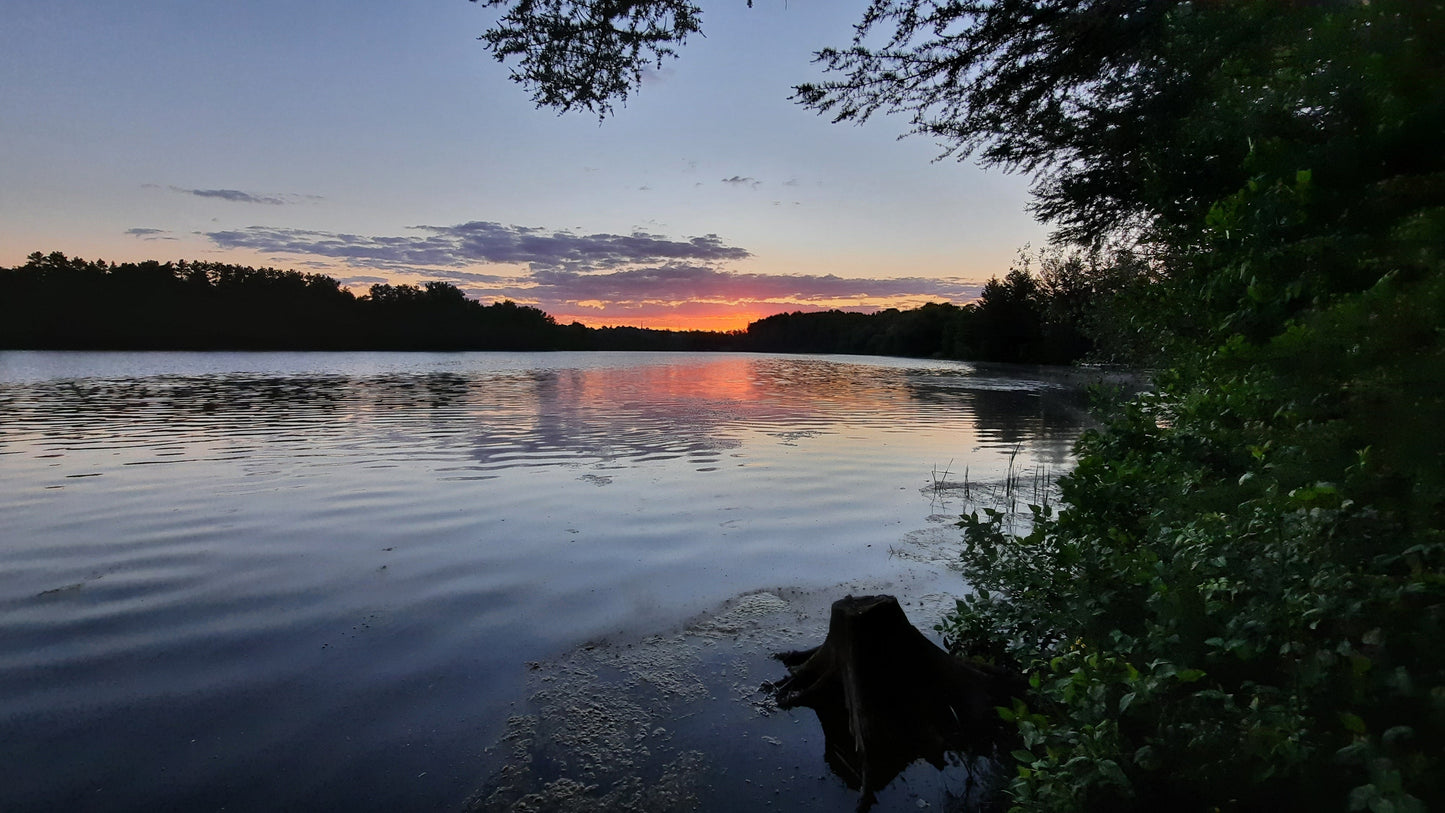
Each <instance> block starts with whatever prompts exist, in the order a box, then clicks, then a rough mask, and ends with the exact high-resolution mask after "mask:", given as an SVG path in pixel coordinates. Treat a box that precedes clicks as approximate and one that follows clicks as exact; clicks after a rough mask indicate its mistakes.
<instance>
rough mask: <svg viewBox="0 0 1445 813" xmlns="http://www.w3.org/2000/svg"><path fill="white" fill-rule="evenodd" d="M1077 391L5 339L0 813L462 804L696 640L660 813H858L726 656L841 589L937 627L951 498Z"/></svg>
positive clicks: (863, 372) (1037, 446)
mask: <svg viewBox="0 0 1445 813" xmlns="http://www.w3.org/2000/svg"><path fill="white" fill-rule="evenodd" d="M1083 403H1084V398H1083V396H1082V394H1081V389H1080V386H1079V384H1078V383H1077V382H1075V381H1073V380H1071V379H1070V378H1069V377H1068V376H1066V375H1062V374H1043V373H1039V372H1036V371H1029V370H1022V369H1014V370H1010V369H1006V368H1000V367H994V368H983V367H977V366H973V365H969V364H964V363H956V362H944V361H920V360H905V359H884V358H872V357H820V356H769V355H751V354H660V353H659V354H649V353H588V354H584V353H550V354H548V353H539V354H525V353H437V354H428V353H415V354H405V353H65V352H3V353H0V415H3V418H0V482H3V493H0V810H5V811H22V810H57V809H65V810H132V809H134V810H142V809H145V810H158V809H175V810H209V809H221V808H223V807H224V808H226V809H228V810H282V809H294V810H299V809H348V810H402V809H405V810H432V809H439V810H447V809H459V808H461V807H462V806H463V805H464V803H465V802H466V800H467V799H468V798H469V797H471V798H472V804H473V805H474V806H475V805H477V804H478V799H479V798H483V799H484V798H485V795H483V796H482V797H475V796H474V794H476V793H477V791H478V790H479V788H482V787H483V786H484V785H485V784H487V783H488V781H489V780H488V777H489V776H491V777H493V780H491V781H492V783H493V784H495V777H496V776H497V775H498V771H499V770H508V769H507V767H506V764H507V762H508V760H509V759H513V757H511V756H509V753H511V751H515V750H516V748H515V747H514V746H515V745H516V743H518V742H519V741H521V740H520V739H519V737H520V735H519V734H518V733H517V730H518V727H519V726H521V727H523V728H525V727H526V725H532V729H527V730H528V731H532V730H533V729H535V728H536V725H535V721H536V720H538V719H542V720H543V721H544V722H545V721H546V719H547V714H548V713H552V714H554V715H555V714H556V713H558V709H575V708H576V705H575V704H573V706H556V705H554V706H550V707H549V706H547V705H546V704H545V702H543V701H545V700H547V699H548V698H549V697H551V698H555V697H557V696H558V695H557V692H556V691H552V694H547V692H545V691H539V688H538V687H539V685H542V686H543V688H549V687H550V688H549V690H552V689H555V687H556V686H558V685H562V683H565V681H561V682H560V683H559V682H558V681H560V680H561V679H560V678H559V675H562V676H565V675H566V674H574V673H578V672H577V669H578V668H579V667H577V663H578V662H577V660H576V659H578V658H593V659H594V660H595V659H596V658H597V657H599V654H598V653H601V652H613V653H621V652H624V651H626V652H632V653H646V652H650V653H652V654H648V655H646V656H645V657H646V658H648V659H651V660H650V661H649V664H650V666H649V668H652V669H654V671H658V670H662V669H663V668H664V667H665V666H666V664H665V663H663V661H664V660H665V656H664V655H660V654H658V653H662V652H671V651H673V650H669V649H666V648H665V647H664V646H663V644H665V643H666V641H668V640H669V639H668V638H667V636H668V635H674V636H681V635H684V634H686V635H694V634H695V633H697V631H698V630H704V631H709V634H708V635H694V637H693V638H687V641H689V642H691V644H688V645H692V646H694V647H695V651H697V652H704V654H703V655H701V656H699V658H700V659H699V660H697V661H696V663H694V664H693V666H692V667H689V668H696V669H699V670H701V671H702V673H705V674H707V675H713V676H719V675H722V674H723V671H719V670H721V669H722V668H723V667H722V666H718V664H721V663H722V661H720V660H718V659H717V658H716V657H714V655H712V654H706V653H708V652H712V651H713V650H709V649H707V648H708V647H723V648H724V649H718V650H716V651H717V652H723V651H728V652H732V653H733V654H732V655H729V656H728V657H729V658H734V661H736V662H737V663H743V662H744V661H745V662H746V664H749V665H748V666H747V667H746V668H747V669H751V670H753V671H752V672H746V673H739V674H743V677H742V678H737V679H735V680H734V683H736V684H738V685H739V686H741V688H736V691H732V692H731V693H729V692H727V691H713V690H709V689H707V688H706V686H705V685H704V684H705V683H706V681H703V682H702V683H700V684H699V685H700V686H703V688H702V689H698V690H697V691H694V692H693V693H692V694H687V693H685V692H683V693H679V692H673V694H671V695H669V697H671V698H672V700H671V701H670V702H671V703H672V706H670V707H669V708H670V711H669V714H670V715H671V716H669V717H667V718H666V719H665V720H663V722H661V723H658V724H657V726H656V728H657V732H663V731H664V729H666V732H665V733H667V736H668V737H669V738H670V740H669V741H670V742H672V743H673V744H674V746H675V748H674V750H675V751H676V753H681V754H686V755H689V756H688V758H689V759H693V758H694V757H693V756H692V755H696V759H697V760H700V761H701V762H699V763H698V764H703V763H706V764H707V765H709V766H710V767H708V768H706V769H703V768H696V767H694V768H693V769H690V770H691V771H692V773H694V774H696V775H697V776H709V777H712V778H711V779H708V780H707V782H706V783H705V784H703V785H699V786H698V787H696V788H694V789H693V796H692V797H690V798H691V801H690V802H688V803H687V804H685V805H683V806H684V807H694V806H701V807H704V808H711V809H727V808H728V807H731V806H736V805H739V804H742V803H743V802H745V801H747V800H748V799H751V798H753V797H749V796H747V793H754V794H771V795H767V796H766V798H767V799H769V800H773V799H777V800H779V804H781V805H782V806H784V807H798V806H799V805H797V804H792V802H795V801H797V799H798V798H800V797H798V794H807V795H808V798H810V799H815V798H822V799H823V800H824V801H822V802H817V803H816V804H820V805H824V806H828V805H833V804H834V802H833V801H830V800H833V799H839V800H845V801H846V799H847V798H848V797H847V793H846V789H843V788H842V787H841V783H839V782H838V781H837V780H831V784H830V778H829V777H827V776H826V775H825V774H826V771H824V770H822V766H821V757H818V756H817V753H818V746H817V741H818V740H819V737H818V736H812V739H811V740H808V737H809V733H810V731H811V729H815V728H816V725H817V723H816V720H815V719H814V720H809V718H807V717H803V716H800V715H793V714H789V713H784V714H772V715H766V714H761V715H760V714H753V713H752V712H751V711H749V710H748V704H749V703H750V702H752V701H751V699H750V698H749V697H748V692H749V691H750V690H749V688H748V685H743V684H745V683H746V682H747V681H750V680H753V678H754V672H755V671H757V670H760V669H761V670H766V669H767V668H768V667H767V666H766V660H765V658H766V654H767V653H766V652H752V649H753V648H755V647H753V646H752V645H751V644H747V642H750V641H756V642H758V643H757V646H763V645H764V644H766V645H773V644H786V643H788V642H793V641H796V642H798V643H799V644H801V645H812V644H816V643H819V642H821V637H822V634H823V632H824V630H825V627H826V604H827V601H829V600H831V599H833V598H839V597H841V596H842V595H843V594H844V593H846V592H854V593H860V594H861V593H867V592H889V593H893V594H894V595H897V596H898V597H899V599H900V601H901V602H902V603H903V604H904V605H905V608H906V609H907V610H908V612H909V615H910V617H911V618H912V620H913V622H914V623H915V624H916V625H918V626H919V627H920V628H925V629H926V628H928V627H930V626H931V625H932V624H933V623H934V622H935V621H936V619H937V617H938V614H939V613H940V612H942V610H943V609H946V607H947V606H948V601H949V597H950V596H953V595H957V594H958V593H961V592H963V591H964V590H966V585H965V584H964V583H963V581H962V579H961V577H960V576H959V575H958V574H957V573H956V572H954V571H953V570H951V569H950V568H949V563H950V562H951V561H952V559H953V558H954V556H955V555H956V548H955V547H953V545H954V544H955V543H956V540H957V538H958V537H957V535H958V533H959V531H958V530H957V529H956V528H954V527H953V526H952V524H951V523H952V522H954V521H955V520H956V519H957V515H958V514H959V513H960V512H961V511H962V510H963V505H961V504H960V494H961V489H960V488H957V487H956V486H958V485H961V483H962V482H963V480H964V479H965V477H967V478H968V480H969V482H970V483H972V484H977V487H976V488H975V489H974V491H973V492H971V493H984V490H985V489H986V488H987V487H988V485H989V484H997V483H998V482H999V481H1001V480H1003V479H1004V478H1005V477H1007V476H1008V474H1009V472H1010V471H1012V472H1014V473H1015V474H1018V473H1026V475H1027V476H1026V477H1025V478H1024V480H1026V481H1031V482H1038V481H1040V480H1046V479H1047V478H1048V477H1051V476H1052V475H1053V473H1055V472H1061V471H1063V470H1065V469H1067V467H1068V466H1069V465H1070V464H1071V458H1070V450H1071V446H1072V443H1073V441H1074V439H1075V438H1076V437H1077V435H1078V433H1079V431H1080V429H1081V426H1082V423H1083V421H1084V417H1083V416H1084V411H1083ZM939 483H942V484H943V485H944V486H954V487H943V488H939V487H937V485H938V484H939ZM1025 496H1027V495H1025ZM749 608H752V609H760V610H762V611H767V612H773V614H774V617H775V619H776V618H777V617H786V618H787V619H789V621H788V623H787V624H776V622H775V628H774V630H773V633H774V634H773V635H772V637H768V636H758V635H752V637H749V636H750V633H749V631H748V628H749V625H750V624H752V622H750V621H748V614H747V611H748V610H749ZM784 609H787V612H785V613H783V615H782V616H779V615H778V612H777V611H780V610H784ZM729 613H731V615H729ZM739 613H741V615H739ZM789 613H791V614H789ZM766 614H767V613H766V612H761V613H758V615H759V616H761V615H766ZM700 619H701V620H700ZM718 619H732V620H731V621H729V622H728V624H731V626H727V625H723V624H722V622H720V621H718ZM740 619H741V620H740ZM759 623H763V622H761V621H760V622H759ZM795 626H796V627H798V628H797V629H793V628H792V627H795ZM689 631H690V632H689ZM676 640H678V641H681V640H683V639H682V638H677V639H676ZM808 641H811V644H808V643H807V642H808ZM647 642H651V643H650V644H648V643H647ZM699 642H702V643H699ZM634 644H635V645H636V647H635V648H634ZM648 646H651V649H648ZM599 647H600V649H599ZM609 647H610V648H611V649H609ZM674 649H675V648H674ZM743 650H746V651H745V652H744V651H743ZM734 656H736V657H734ZM607 657H613V656H612V655H609V656H607ZM666 657H670V656H666ZM739 658H740V659H742V660H737V659H739ZM758 659H761V660H758ZM734 661H729V663H733V662H734ZM620 663H621V661H617V660H616V658H615V657H613V660H611V661H607V662H606V663H602V664H600V665H599V664H597V663H593V666H592V667H589V668H592V671H591V672H589V673H588V674H591V675H593V676H595V675H597V674H603V673H607V674H612V673H617V674H623V673H625V672H626V669H625V668H624V666H625V664H624V665H621V666H620V665H619V664H620ZM698 664H702V665H701V666H699V665H698ZM708 664H712V665H711V666H709V665H708ZM759 664H762V665H759ZM594 667H595V668H594ZM715 667H716V668H715ZM730 668H731V667H730ZM737 668H743V667H737ZM569 669H570V670H572V671H571V672H569V671H568V670H569ZM619 670H620V671H619ZM775 671H777V669H775ZM729 674H732V673H729ZM779 676H780V675H779ZM718 679H719V680H721V679H722V678H721V677H719V678H718ZM655 682H656V681H654V683H655ZM571 685H573V687H574V688H575V687H576V686H577V685H580V684H577V683H576V682H575V681H574V682H573V684H571ZM648 685H652V684H648ZM750 685H751V686H752V687H753V688H755V687H756V683H752V684H750ZM669 691H671V689H669ZM634 694H635V693H634ZM729 694H730V696H723V695H729ZM539 698H540V699H539ZM619 702H621V701H619ZM659 702H661V701H659ZM616 705H617V704H616V703H614V704H613V706H616ZM539 708H540V709H542V711H541V712H538V711H536V710H537V709H539ZM548 709H550V712H549V711H548ZM739 709H741V711H739ZM646 713H648V714H653V715H654V716H656V714H657V713H658V712H656V711H648V712H646ZM538 714H541V717H538ZM528 715H531V716H528ZM750 715H751V716H750ZM658 719H662V718H660V717H659V718H658ZM703 719H708V720H711V721H712V722H711V723H710V724H709V725H703V724H702V723H701V722H699V721H700V720H703ZM526 720H533V721H534V723H532V724H527V723H526V722H525V721H526ZM680 720H686V721H690V722H687V723H683V722H677V721H680ZM728 720H738V721H742V722H739V723H738V724H737V725H727V724H725V723H726V721H728ZM720 721H721V722H720ZM689 725H690V726H691V728H689V727H688V726H689ZM651 731H652V729H651V728H648V729H647V731H645V732H643V733H648V732H651ZM739 732H741V733H739ZM749 732H751V736H750V737H749V736H745V735H747V734H748V733H749ZM767 732H772V733H767ZM789 732H794V733H789ZM653 733H656V732H653ZM528 736H529V737H532V736H533V735H532V734H529V735H528ZM639 736H640V735H639ZM689 738H691V739H689ZM683 740H687V741H688V742H689V743H692V742H694V741H695V742H696V743H699V744H697V745H695V746H694V745H689V746H688V747H687V748H686V749H681V746H680V745H677V744H678V743H681V742H682V741H683ZM528 741H529V742H530V740H528ZM805 741H806V742H805ZM808 742H811V743H812V744H807V743H808ZM753 743H755V744H756V745H754V744H753ZM509 744H510V745H509ZM509 748H510V749H511V750H510V751H509ZM535 750H536V749H534V751H535ZM624 750H625V749H624ZM664 751H666V749H665V748H662V747H660V746H659V747H658V748H654V749H653V751H651V752H649V753H653V754H654V755H658V754H662V753H663V752H664ZM778 754H786V755H787V756H788V758H789V759H790V760H793V762H790V763H789V764H788V766H787V767H788V768H789V769H792V768H793V767H794V762H796V764H797V765H798V766H799V767H798V769H797V770H796V771H791V773H789V774H788V776H787V778H786V779H777V778H776V777H775V774H774V773H773V771H775V770H777V769H776V768H775V767H769V768H766V769H765V768H764V767H761V766H765V765H771V763H772V762H775V761H776V760H774V759H772V757H773V756H775V755H778ZM548 759H549V760H551V761H550V762H549V763H548V764H550V765H551V766H552V767H551V768H549V769H547V770H550V771H551V774H550V776H552V778H554V779H555V778H556V776H560V775H562V774H563V773H565V771H563V770H562V768H559V767H557V766H558V764H560V763H558V762H557V760H559V759H561V757H557V756H555V755H554V756H551V757H548ZM654 761H658V760H656V759H655V760H654ZM814 763H818V764H814ZM538 764H540V763H538ZM678 764H681V763H678ZM689 764H690V763H689ZM748 765H753V766H755V767H754V768H747V767H746V766H748ZM547 770H543V769H542V768H540V767H537V765H533V768H532V771H533V773H534V774H536V776H533V779H532V781H534V782H541V781H543V780H544V779H546V778H547V776H546V775H544V774H547ZM629 770H631V769H629ZM637 770H639V771H640V770H642V769H641V768H638V769H637ZM749 770H752V771H753V773H749V772H748V771H749ZM810 772H811V773H810ZM802 774H808V775H809V776H810V777H811V776H812V775H813V774H817V775H818V776H817V778H816V781H815V782H813V785H810V786H809V787H808V788H806V789H804V788H801V787H800V786H798V785H797V784H796V783H795V782H794V780H795V779H796V777H797V776H799V775H802ZM539 777H540V778H539ZM729 777H730V778H729ZM744 777H745V778H744ZM769 777H775V778H774V779H771V780H770V779H769ZM810 781H812V780H811V779H810ZM770 782H771V784H769V783H770ZM554 784H555V783H554ZM744 785H746V787H747V791H746V793H745V792H744V790H742V788H743V787H744ZM759 787H761V790H759ZM820 789H821V790H820ZM819 794H822V795H821V796H819ZM829 794H831V795H829ZM790 797H794V798H790ZM639 798H640V797H639ZM757 798H763V797H762V796H758V797H757ZM617 806H619V807H623V806H625V805H620V804H619V805H617ZM845 809H846V807H845Z"/></svg>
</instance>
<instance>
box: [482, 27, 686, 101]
mask: <svg viewBox="0 0 1445 813" xmlns="http://www.w3.org/2000/svg"><path fill="white" fill-rule="evenodd" d="M478 1H479V0H472V2H474V3H475V2H478ZM480 2H482V5H484V6H489V7H501V8H505V9H506V11H505V12H504V13H503V15H502V17H501V19H500V20H498V21H497V23H496V25H495V26H493V27H492V28H491V29H490V30H488V31H487V32H486V33H485V34H483V35H482V37H481V39H482V41H483V42H485V43H486V44H487V48H488V49H489V50H490V51H491V52H492V54H493V55H494V56H495V57H496V58H497V61H498V62H506V61H508V60H512V59H515V63H516V66H515V67H514V68H513V69H512V74H511V78H512V79H513V80H515V81H517V82H520V83H521V84H522V85H523V86H525V87H526V88H528V89H529V90H530V91H531V92H532V101H534V102H536V103H537V106H539V107H552V108H556V109H557V110H559V111H562V112H566V111H571V110H586V111H588V112H591V113H596V114H597V115H599V116H606V115H607V114H608V113H610V112H611V111H612V105H613V104H614V103H615V102H625V101H626V100H627V96H628V94H629V93H631V92H632V91H633V90H635V89H637V88H638V87H640V86H641V84H642V72H643V70H644V69H645V68H647V67H648V66H650V65H658V66H661V64H662V61H663V60H664V58H666V57H669V56H676V48H675V46H678V45H681V44H682V43H683V42H684V41H686V39H687V37H688V35H689V34H695V33H698V32H699V31H701V30H702V28H701V23H702V9H700V8H698V7H697V6H696V5H694V4H693V3H689V2H686V1H685V0H480Z"/></svg>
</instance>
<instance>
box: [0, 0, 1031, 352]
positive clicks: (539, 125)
mask: <svg viewBox="0 0 1445 813" xmlns="http://www.w3.org/2000/svg"><path fill="white" fill-rule="evenodd" d="M746 5H747V4H746V2H745V0H716V2H709V3H707V4H705V5H704V8H705V9H706V13H705V16H704V32H705V34H706V36H705V37H695V38H693V39H692V40H690V41H689V43H688V45H687V46H686V47H685V48H684V49H683V51H682V58H681V59H679V60H675V61H672V62H669V63H668V64H666V65H665V66H664V67H663V68H662V69H661V70H660V71H656V72H654V73H652V74H650V75H649V77H648V80H647V82H646V85H645V86H644V88H643V89H642V91H641V92H640V93H638V94H637V95H635V96H634V97H633V98H632V99H631V100H629V102H628V104H627V106H626V107H623V108H620V109H619V110H618V111H617V113H616V115H615V116H614V117H613V118H611V119H608V120H607V121H605V122H601V123H599V122H598V120H597V119H596V117H594V116H590V115H587V114H570V115H567V116H558V115H557V114H556V113H554V112H552V111H547V110H536V109H534V108H533V107H532V104H531V102H530V101H529V98H528V94H527V92H526V91H525V90H524V89H523V88H521V87H520V86H517V85H515V84H513V83H511V82H510V81H509V80H508V79H507V68H506V67H505V66H503V65H500V64H498V63H497V62H495V61H494V60H493V59H492V58H491V56H490V54H488V52H487V51H486V50H485V48H484V46H483V45H482V43H480V42H478V41H477V37H478V36H479V35H480V34H481V33H482V32H483V31H484V30H485V29H486V28H487V27H488V24H489V23H490V21H491V20H492V19H494V18H495V16H496V12H494V11H491V10H488V9H485V8H483V7H481V6H480V5H479V4H474V3H469V2H466V1H465V0H405V2H400V1H399V0H390V2H377V1H375V0H349V2H340V0H316V1H315V2H294V0H246V2H232V3H216V2H196V1H195V0H175V1H174V2H155V1H153V0H128V1H127V2H120V1H119V0H115V1H114V2H111V1H110V0H104V1H103V2H96V3H64V2H62V3H57V2H54V0H46V1H45V2H41V1H40V0H10V2H7V3H6V8H5V23H4V25H3V26H0V111H3V113H0V265H3V266H11V265H18V264H20V263H22V262H24V258H25V256H26V255H27V254H29V253H30V252H33V251H42V252H50V251H63V252H65V253H66V254H69V255H72V256H77V255H78V256H81V257H84V258H86V259H107V260H112V261H125V260H143V259H161V260H174V259H183V258H184V259H204V260H219V261H225V262H234V263H242V264H249V265H272V266H277V267H281V268H295V269H298V270H303V271H316V272H320V273H325V274H328V275H331V276H333V277H336V278H337V279H339V280H341V281H342V282H343V283H344V284H346V285H348V286H349V287H351V288H352V289H353V290H354V291H355V292H356V293H358V294H360V293H364V292H365V290H366V288H367V287H368V286H369V285H371V284H372V283H374V282H383V281H384V282H393V283H400V282H411V283H419V282H423V281H426V280H434V279H441V280H447V281H450V282H453V283H455V284H456V285H457V286H459V287H460V288H462V289H463V290H465V291H466V292H467V293H468V294H469V295H471V296H474V297H476V298H478V299H480V300H482V301H483V302H490V301H493V300H496V299H501V298H509V299H512V300H515V301H517V302H522V303H526V304H532V305H536V306H538V307H541V308H542V309H544V310H546V311H547V312H548V313H551V314H553V315H554V316H556V317H557V319H558V320H559V321H562V322H568V321H572V320H574V319H575V320H578V321H581V322H583V323H586V324H589V325H594V326H597V325H607V324H613V325H619V324H627V325H643V326H651V327H671V328H693V327H700V328H708V329H731V328H741V327H743V326H745V325H746V324H747V322H748V321H750V320H752V319H756V318H758V317H760V316H765V315H768V314H772V313H778V312H781V311H792V310H800V309H801V310H813V309H820V308H833V307H843V308H850V309H874V308H878V307H887V306H900V307H909V306H913V305H917V304H921V303H923V302H925V301H953V302H960V303H961V302H964V301H967V300H969V299H971V298H973V297H974V296H975V295H976V294H977V291H978V289H979V287H980V286H981V283H982V282H983V281H985V280H987V279H988V278H989V277H990V276H994V275H1002V274H1003V273H1005V272H1006V271H1007V270H1008V267H1009V263H1010V262H1011V260H1012V259H1013V257H1014V255H1015V254H1016V252H1017V251H1018V250H1019V249H1020V248H1021V247H1022V246H1024V244H1026V243H1032V244H1033V245H1035V246H1038V245H1040V244H1041V243H1042V242H1043V237H1044V229H1043V227H1041V226H1039V225H1037V224H1036V223H1034V222H1033V220H1032V219H1031V218H1030V217H1029V215H1028V214H1027V213H1026V212H1025V211H1024V206H1025V203H1026V200H1027V195H1026V191H1025V190H1026V186H1027V182H1026V179H1024V178H1021V177H1018V176H1010V175H1005V174H1002V173H1000V172H998V171H989V172H984V171H982V170H980V169H978V168H977V167H975V166H973V165H971V164H960V163H957V162H954V161H951V160H950V161H942V162H935V160H934V159H935V158H937V156H938V155H939V152H940V150H939V148H938V147H937V145H935V144H934V143H932V142H931V141H929V140H928V139H926V138H919V137H909V138H905V139H903V140H899V139H898V138H897V137H898V136H899V135H900V134H901V133H903V132H904V131H905V130H906V122H904V121H903V120H901V119H898V118H880V119H876V120H874V121H873V122H870V123H869V124H867V125H865V126H862V127H857V126H852V125H834V124H830V123H829V122H828V121H827V119H825V118H822V117H819V116H817V115H816V114H814V113H811V112H809V111H807V110H804V109H803V108H801V107H799V106H797V105H796V104H794V103H792V102H790V101H789V99H788V97H789V94H790V89H791V87H792V85H794V84H797V83H799V82H802V81H808V80H811V79H815V78H817V77H818V71H817V69H816V67H815V66H813V65H812V64H811V63H810V58H811V54H812V52H813V51H815V50H817V49H818V48H821V47H823V46H827V45H841V44H846V42H847V41H848V39H849V37H850V35H851V32H852V26H853V24H854V23H855V22H856V21H857V19H858V18H859V16H860V13H861V11H862V8H863V7H864V5H865V2H864V0H756V2H755V3H754V8H752V9H749V8H747V7H746Z"/></svg>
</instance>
